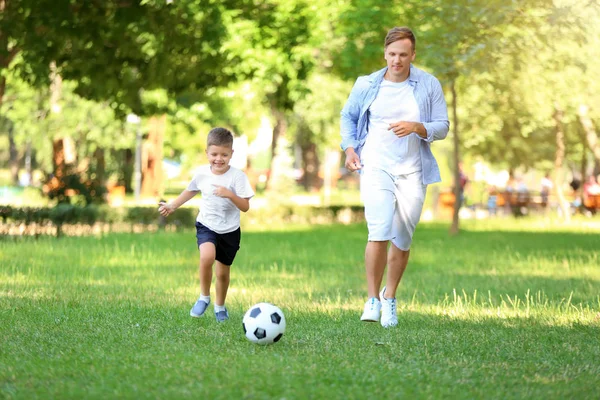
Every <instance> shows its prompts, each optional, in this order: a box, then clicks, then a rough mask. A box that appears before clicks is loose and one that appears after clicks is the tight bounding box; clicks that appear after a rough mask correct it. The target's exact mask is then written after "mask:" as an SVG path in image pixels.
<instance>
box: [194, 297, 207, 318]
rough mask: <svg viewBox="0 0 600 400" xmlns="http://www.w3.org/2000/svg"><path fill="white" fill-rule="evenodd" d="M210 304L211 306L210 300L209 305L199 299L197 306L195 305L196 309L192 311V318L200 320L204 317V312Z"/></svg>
mask: <svg viewBox="0 0 600 400" xmlns="http://www.w3.org/2000/svg"><path fill="white" fill-rule="evenodd" d="M209 304H210V300H209V301H208V303H207V302H206V301H204V300H200V299H198V301H197V302H196V304H194V307H192V309H191V310H190V315H191V316H192V317H196V318H200V317H201V316H203V315H204V312H205V311H206V309H207V308H208V305H209Z"/></svg>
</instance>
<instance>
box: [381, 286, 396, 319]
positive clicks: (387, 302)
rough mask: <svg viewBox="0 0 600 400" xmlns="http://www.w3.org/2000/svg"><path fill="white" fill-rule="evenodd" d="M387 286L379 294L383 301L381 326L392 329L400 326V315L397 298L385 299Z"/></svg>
mask: <svg viewBox="0 0 600 400" xmlns="http://www.w3.org/2000/svg"><path fill="white" fill-rule="evenodd" d="M384 294H385V286H384V287H383V289H382V290H381V292H380V293H379V298H380V299H381V326H383V327H384V328H391V327H392V326H396V325H398V315H396V298H395V297H394V298H393V299H386V298H385V297H384Z"/></svg>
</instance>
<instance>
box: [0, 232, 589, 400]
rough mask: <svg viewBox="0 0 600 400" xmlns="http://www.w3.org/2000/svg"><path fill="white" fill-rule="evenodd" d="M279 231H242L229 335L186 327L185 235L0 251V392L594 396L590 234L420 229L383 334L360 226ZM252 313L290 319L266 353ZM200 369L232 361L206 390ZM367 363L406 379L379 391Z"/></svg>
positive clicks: (33, 243)
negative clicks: (394, 320)
mask: <svg viewBox="0 0 600 400" xmlns="http://www.w3.org/2000/svg"><path fill="white" fill-rule="evenodd" d="M507 221H510V222H511V223H509V224H507ZM533 225H535V224H533ZM286 228H287V229H276V230H266V229H265V230H261V229H259V230H252V229H250V230H246V231H245V232H244V235H243V239H242V247H241V249H240V252H239V253H238V256H237V258H236V261H235V262H234V265H233V266H232V274H231V287H230V290H229V295H228V300H227V306H228V309H229V312H230V316H231V321H229V322H228V323H225V324H217V323H216V321H215V320H214V316H213V315H212V308H211V309H210V310H209V311H210V312H209V313H208V314H209V315H207V316H205V317H202V318H200V319H193V318H190V317H189V309H190V307H191V306H192V304H193V302H194V301H195V299H196V298H197V296H198V293H199V285H198V271H197V263H198V252H197V249H196V246H195V240H194V235H193V232H191V231H189V232H183V233H164V232H159V233H148V234H142V235H132V234H111V235H107V236H99V237H80V238H70V237H65V238H62V239H60V240H55V239H53V238H40V239H38V240H34V239H17V240H3V241H0V263H1V265H2V267H1V268H0V320H1V321H0V322H1V324H0V337H1V338H2V339H0V340H1V342H0V345H1V346H2V347H1V348H2V352H0V364H2V365H5V366H6V368H4V369H0V381H2V382H4V383H3V384H0V394H2V395H4V397H8V398H13V397H16V398H35V397H45V398H52V397H61V398H64V397H69V398H81V397H97V398H107V397H115V396H116V397H140V393H141V392H140V389H136V388H144V389H143V391H144V394H145V396H148V397H153V398H182V397H198V398H244V397H252V396H254V397H256V398H280V397H288V398H317V397H318V395H319V393H325V392H327V393H331V394H332V395H331V398H340V399H341V398H344V399H347V398H366V397H369V396H372V395H373V393H375V392H377V393H379V394H380V395H382V396H387V397H397V396H399V395H401V394H403V395H404V397H408V398H413V397H428V398H432V397H433V398H441V397H455V396H454V395H455V394H456V392H455V388H456V385H457V382H463V383H462V384H461V385H467V386H468V387H469V388H470V389H469V392H468V393H467V394H465V396H464V397H468V398H490V397H492V398H503V399H504V398H522V397H536V398H542V397H551V398H556V397H560V398H580V397H585V396H582V394H585V393H592V392H593V391H594V390H596V389H597V387H598V386H599V385H600V378H599V376H600V365H599V364H598V363H597V360H598V359H600V342H599V339H598V338H599V337H600V289H599V288H600V268H599V267H598V265H599V262H598V260H599V258H600V249H599V248H598V235H597V234H591V233H590V232H588V231H587V229H588V228H585V227H584V228H582V229H581V230H577V229H575V228H574V227H567V228H565V229H562V228H561V227H559V226H555V227H554V228H553V229H552V230H543V229H538V227H535V226H534V227H533V228H532V224H530V223H526V222H524V221H512V220H506V221H502V223H499V222H498V223H496V222H494V223H490V224H487V225H485V226H482V225H481V224H480V223H479V222H477V221H470V222H467V223H465V224H464V225H463V231H462V232H461V234H460V235H458V236H456V237H449V236H448V235H447V228H448V227H447V226H446V225H443V224H435V223H431V224H423V225H420V226H419V229H418V230H417V233H416V235H415V242H414V244H413V252H412V254H411V262H410V264H409V267H408V269H407V271H406V273H405V276H404V279H403V281H402V284H401V286H400V288H399V291H398V293H397V297H398V316H399V325H398V327H397V328H396V329H391V330H385V329H383V328H382V327H381V326H380V325H379V324H378V323H372V324H365V323H361V322H360V321H359V316H360V312H361V310H362V306H363V304H364V301H365V296H366V288H365V279H364V274H365V272H364V260H363V257H364V246H365V240H366V229H365V227H364V226H363V225H362V224H358V225H349V226H342V225H338V226H321V227H312V228H311V227H306V226H304V227H295V226H288V227H286ZM213 295H214V287H213ZM213 299H214V297H213ZM262 301H268V302H272V303H274V304H276V305H278V306H279V307H280V308H281V309H282V310H283V311H284V313H285V315H286V319H287V321H288V329H287V331H286V333H285V335H284V338H283V339H282V341H281V342H280V343H278V344H277V345H274V346H272V347H266V348H264V347H257V346H255V345H252V344H251V343H249V342H248V341H246V340H245V338H244V337H243V332H242V328H241V319H242V316H243V314H244V313H245V311H246V310H247V309H248V307H250V306H251V305H252V304H254V303H258V302H262ZM231 360H235V362H232V361H231ZM200 364H202V365H225V364H226V365H228V367H227V368H226V370H221V369H219V368H212V369H211V374H209V375H206V374H202V379H198V377H199V376H200V375H199V374H201V372H199V369H198V365H200ZM256 365H261V366H262V368H261V369H260V370H257V369H256V368H255V366H256ZM540 366H543V368H540ZM365 368H367V369H377V370H378V371H379V373H378V380H379V379H384V380H386V379H387V380H394V379H397V376H398V371H403V375H402V376H403V379H402V381H401V382H400V383H399V384H398V385H396V386H394V387H393V388H388V387H382V386H381V385H379V384H378V383H376V382H374V381H371V380H369V379H368V377H366V376H365V375H364V373H363V371H364V369H365ZM223 382H235V384H234V385H231V384H228V385H225V384H224V383H223ZM431 382H435V384H431ZM257 385H258V386H257ZM258 387H260V388H270V389H268V390H269V391H268V392H265V391H264V390H266V389H260V390H258V389H257V388H258ZM332 388H333V389H332ZM215 393H218V394H219V395H216V396H215ZM283 393H287V394H288V395H287V396H283ZM290 393H292V395H289V394H290ZM141 397H144V396H141Z"/></svg>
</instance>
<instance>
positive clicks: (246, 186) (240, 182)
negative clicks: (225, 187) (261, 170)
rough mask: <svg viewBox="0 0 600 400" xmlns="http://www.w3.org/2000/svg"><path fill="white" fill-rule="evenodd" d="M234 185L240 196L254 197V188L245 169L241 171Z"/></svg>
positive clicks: (244, 197) (245, 197)
mask: <svg viewBox="0 0 600 400" xmlns="http://www.w3.org/2000/svg"><path fill="white" fill-rule="evenodd" d="M234 185H235V187H234V190H235V194H236V195H238V196H239V197H241V198H243V199H249V198H251V197H254V190H252V185H250V180H249V179H248V177H247V176H246V174H245V173H244V172H243V171H240V173H239V174H238V175H237V176H236V179H235V183H234Z"/></svg>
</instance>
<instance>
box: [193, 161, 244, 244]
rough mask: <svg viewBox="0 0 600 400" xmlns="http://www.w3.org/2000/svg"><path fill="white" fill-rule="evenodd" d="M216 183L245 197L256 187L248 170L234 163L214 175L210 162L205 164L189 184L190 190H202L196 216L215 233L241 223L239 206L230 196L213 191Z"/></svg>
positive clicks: (238, 225)
mask: <svg viewBox="0 0 600 400" xmlns="http://www.w3.org/2000/svg"><path fill="white" fill-rule="evenodd" d="M213 185H218V186H223V187H226V188H227V189H229V190H231V191H232V192H234V193H235V194H236V195H238V196H239V197H242V198H244V199H249V198H251V197H252V196H254V190H252V186H250V181H249V180H248V177H247V176H246V174H245V173H244V172H243V171H242V170H240V169H237V168H235V167H231V166H230V167H229V170H228V171H227V172H225V173H224V174H222V175H215V174H213V173H212V171H211V170H210V165H203V166H202V167H200V168H199V170H198V172H197V173H196V175H194V178H193V179H192V181H191V182H190V184H189V185H188V187H187V190H189V191H193V192H196V191H199V192H200V193H201V194H202V198H201V199H200V212H199V213H198V217H197V218H196V220H197V221H198V222H200V223H201V224H202V225H204V226H206V227H207V228H209V229H210V230H212V231H214V232H216V233H229V232H233V231H235V230H236V229H237V228H239V227H240V209H239V208H237V207H236V206H235V204H233V202H232V201H231V200H229V199H226V198H223V197H219V196H216V195H214V194H213V192H214V190H215V187H214V186H213Z"/></svg>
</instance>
